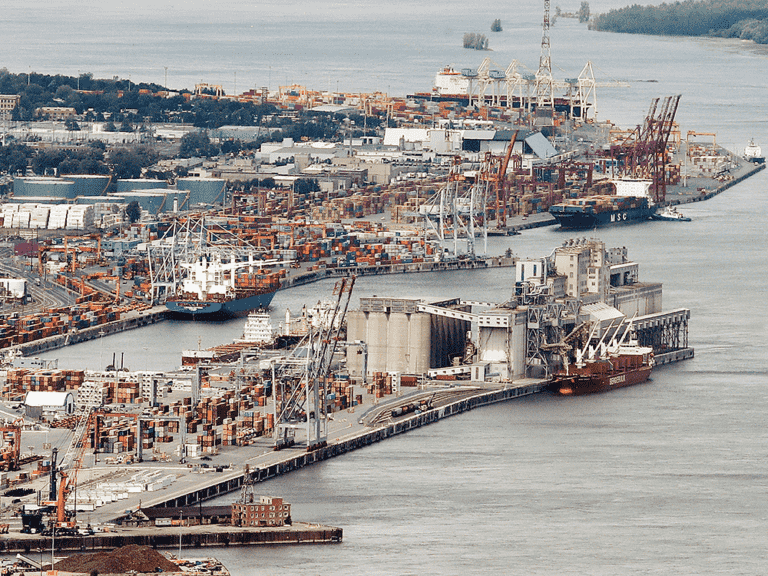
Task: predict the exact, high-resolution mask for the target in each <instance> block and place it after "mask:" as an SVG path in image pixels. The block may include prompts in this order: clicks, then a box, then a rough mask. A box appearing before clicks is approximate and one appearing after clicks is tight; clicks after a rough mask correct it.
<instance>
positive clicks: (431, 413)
mask: <svg viewBox="0 0 768 576" xmlns="http://www.w3.org/2000/svg"><path fill="white" fill-rule="evenodd" d="M467 384H468V385H466V386H451V387H446V388H438V389H436V390H437V393H436V390H429V391H420V392H416V393H414V394H408V395H404V396H400V397H397V398H394V399H392V400H390V401H388V402H386V403H381V404H379V405H377V406H375V407H374V408H373V409H372V410H371V411H369V412H368V413H366V414H363V415H362V416H354V417H353V418H352V419H351V421H349V422H348V421H346V420H344V419H343V417H344V415H345V413H344V412H338V413H336V414H335V419H334V421H333V422H332V427H331V429H330V431H329V434H328V443H327V445H326V446H324V447H322V448H318V449H315V450H312V451H309V452H308V451H307V450H306V449H305V448H302V447H299V445H298V444H297V445H296V446H294V447H290V448H285V449H283V450H280V451H274V450H273V447H272V442H271V441H270V439H264V441H263V442H261V443H260V444H259V445H258V446H255V445H254V446H250V447H244V448H238V449H237V450H236V451H228V452H227V453H226V454H222V455H221V456H220V457H219V458H222V457H223V458H226V457H227V454H228V455H230V456H231V457H233V458H235V459H236V461H237V462H239V463H240V465H239V466H236V467H235V468H233V469H229V470H228V469H225V470H223V471H222V472H214V471H213V470H212V469H210V472H209V473H206V474H198V473H194V472H193V471H192V470H191V469H189V468H187V467H180V466H178V465H176V466H173V465H171V466H163V465H161V464H154V463H152V464H150V465H149V466H147V468H148V469H150V468H151V469H153V470H163V471H164V472H165V473H174V474H176V475H177V478H176V480H175V481H174V482H173V483H172V484H171V485H169V486H168V487H167V488H164V489H162V490H161V491H160V493H158V492H155V493H148V492H142V493H130V494H128V499H124V500H118V501H115V502H111V503H107V504H105V505H104V506H102V507H100V508H97V509H96V510H94V511H92V512H90V513H89V514H88V516H89V518H90V522H91V523H98V522H107V521H112V520H114V519H117V518H120V517H123V516H124V515H125V513H126V510H136V509H138V508H139V506H140V507H141V508H157V507H161V508H178V507H184V506H191V505H195V504H198V503H200V502H203V501H206V500H211V499H213V498H218V497H219V496H222V495H224V494H228V493H231V492H235V491H237V490H239V489H240V488H241V487H242V485H243V482H244V480H245V477H246V474H248V475H249V476H250V478H251V479H252V480H253V481H254V482H264V481H266V480H269V479H271V478H276V477H278V476H282V475H284V474H287V473H289V472H291V471H293V470H298V469H301V468H304V467H305V466H309V465H311V464H315V463H318V462H322V461H324V460H328V459H330V458H333V457H334V456H340V455H342V454H346V453H347V452H351V451H353V450H357V449H359V448H363V447H365V446H369V445H371V444H374V443H376V442H380V441H382V440H386V439H387V438H391V437H393V436H397V435H398V434H403V433H405V432H408V431H410V430H415V429H416V428H420V427H422V426H426V425H428V424H432V423H434V422H438V421H440V420H442V419H444V418H448V417H449V416H453V415H456V414H461V413H463V412H467V411H469V410H472V409H474V408H479V407H481V406H486V405H489V404H495V403H498V402H505V401H507V400H512V399H515V398H519V397H522V396H528V395H530V394H535V393H537V392H540V391H542V390H543V389H544V387H545V385H546V381H544V380H522V381H518V382H515V383H514V384H508V385H506V386H504V385H500V384H496V385H492V386H490V385H488V384H474V383H467ZM424 395H429V396H435V401H434V402H433V404H432V406H433V408H432V409H430V410H425V411H424V412H421V413H411V414H408V415H407V416H403V417H399V418H391V417H390V416H391V411H392V409H393V408H395V407H397V406H400V405H405V404H409V403H411V402H413V401H414V400H415V399H417V398H419V397H422V396H424ZM348 414H349V415H350V416H353V414H352V413H348ZM366 422H371V425H367V424H366ZM142 468H143V465H142V464H133V465H131V466H130V467H127V468H126V470H130V471H132V472H131V473H134V472H138V471H139V470H140V469H142ZM109 470H110V471H114V472H111V473H112V474H113V475H117V474H118V473H119V472H120V468H118V467H114V466H111V467H109ZM81 474H82V473H81Z"/></svg>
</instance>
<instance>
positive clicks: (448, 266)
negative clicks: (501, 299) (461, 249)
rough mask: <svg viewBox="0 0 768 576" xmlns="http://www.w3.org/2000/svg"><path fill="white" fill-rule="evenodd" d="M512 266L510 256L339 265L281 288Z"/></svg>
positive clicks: (289, 280)
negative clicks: (350, 278) (354, 278)
mask: <svg viewBox="0 0 768 576" xmlns="http://www.w3.org/2000/svg"><path fill="white" fill-rule="evenodd" d="M511 266H514V260H513V259H512V258H506V257H503V256H495V257H477V258H474V259H470V258H461V259H456V260H441V261H439V262H414V263H397V264H382V265H380V266H343V267H342V266H340V267H337V268H318V269H316V270H311V271H308V272H303V273H301V274H297V275H294V276H288V277H287V278H286V279H285V280H283V288H290V287H291V286H302V285H304V284H310V283H312V282H317V281H318V280H323V279H325V278H339V277H344V276H349V275H350V274H355V275H356V276H376V275H379V274H412V273H417V272H445V271H450V270H477V269H481V268H508V267H511Z"/></svg>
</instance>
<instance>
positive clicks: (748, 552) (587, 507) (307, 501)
mask: <svg viewBox="0 0 768 576" xmlns="http://www.w3.org/2000/svg"><path fill="white" fill-rule="evenodd" d="M50 4H51V6H52V7H53V8H55V9H52V11H51V14H50V15H48V16H45V17H40V15H39V14H38V15H37V16H38V20H37V21H35V20H34V18H33V17H32V15H29V14H23V13H22V8H21V7H20V6H21V5H19V6H13V7H9V9H8V10H6V11H5V13H4V15H3V16H2V18H6V19H8V18H10V22H14V19H17V20H18V22H19V23H20V24H19V26H18V28H11V29H9V30H11V32H10V34H11V37H10V39H7V43H5V46H4V48H3V51H5V52H6V54H5V55H4V58H3V65H6V66H8V68H9V69H11V70H12V71H17V72H24V71H26V69H27V67H28V66H31V67H32V68H33V69H34V70H38V71H53V72H70V73H74V72H76V71H77V69H80V70H88V71H92V72H94V74H96V75H97V76H99V75H106V74H111V73H114V74H121V75H124V76H125V75H127V74H128V73H131V74H132V75H133V76H134V79H141V80H151V81H155V82H161V81H162V74H163V66H166V65H167V66H169V84H171V85H173V86H176V87H179V86H182V85H186V86H189V85H191V83H193V82H196V81H199V80H200V79H203V80H205V81H208V82H221V83H224V84H226V83H227V82H230V78H232V80H234V78H233V75H234V72H237V77H238V89H243V88H244V87H250V86H259V85H264V84H265V78H267V82H270V81H271V84H270V85H271V86H273V87H275V86H276V85H277V83H278V82H279V83H281V84H282V83H285V80H286V79H287V80H288V81H301V82H302V83H306V84H308V85H310V86H314V87H318V88H326V87H327V86H328V84H331V85H333V84H334V83H335V82H336V81H337V80H338V81H339V83H340V89H346V90H354V89H381V90H384V91H387V90H389V91H391V92H393V93H405V92H409V91H414V90H418V89H427V88H429V86H430V85H431V81H432V77H433V75H434V73H435V71H436V70H437V69H438V68H439V67H440V66H442V65H444V64H446V63H449V62H452V63H454V64H455V65H456V66H457V67H467V66H477V65H478V64H479V61H480V60H481V58H482V56H483V55H484V54H475V53H470V52H468V51H464V50H461V48H460V39H461V35H462V34H463V33H464V32H469V31H477V32H483V33H485V32H484V31H485V30H487V29H488V27H489V26H490V22H491V21H492V20H493V19H494V18H501V19H502V23H503V25H504V28H505V30H504V32H503V33H502V34H501V35H498V36H497V35H493V36H491V34H490V32H488V35H489V37H490V38H491V47H492V48H494V52H492V53H491V56H492V58H493V59H494V61H496V62H497V63H498V64H499V67H500V68H503V67H505V66H506V64H507V63H508V62H509V61H510V60H511V59H512V58H518V59H520V60H522V61H524V63H525V64H526V65H527V66H528V67H530V68H533V69H535V68H536V65H537V62H538V53H539V41H540V28H539V22H540V20H541V17H540V5H539V3H538V2H534V1H533V0H524V1H523V2H520V3H515V6H517V8H516V10H517V11H518V12H515V13H512V14H510V13H509V3H501V2H498V1H491V2H488V3H484V4H483V7H482V8H481V9H477V8H476V7H475V6H473V5H471V4H466V3H459V2H454V1H452V0H448V1H446V2H441V3H439V4H437V3H434V2H419V1H416V2H407V3H406V2H401V1H399V0H398V1H395V2H392V3H390V4H387V5H383V4H381V5H373V4H372V3H371V6H370V7H369V3H363V2H358V3H354V2H346V3H345V2H328V1H320V2H313V3H300V4H298V3H294V4H291V3H277V2H264V3H259V4H258V5H256V4H248V5H246V4H241V3H237V5H235V3H234V2H220V3H218V4H217V5H218V6H223V7H224V9H220V10H216V11H215V13H214V11H213V10H212V9H210V8H208V7H207V6H208V5H207V4H204V3H192V4H190V6H191V7H192V8H191V9H190V10H189V11H188V12H187V11H185V9H184V6H186V4H181V3H179V4H174V5H170V4H168V5H167V6H166V8H167V10H166V12H167V13H165V14H162V15H157V14H156V13H155V12H153V11H150V9H149V8H148V6H149V3H146V4H143V3H141V2H138V3H136V7H135V9H132V8H131V6H133V5H134V3H115V4H114V7H112V8H109V9H107V8H104V10H103V15H96V16H94V14H100V13H99V12H94V13H90V12H87V10H86V8H87V7H88V6H89V5H91V4H93V5H95V4H94V3H93V2H78V3H76V4H75V3H74V2H51V3H50ZM163 4H164V3H163ZM621 4H622V3H621V2H614V1H613V0H612V1H610V2H600V3H595V2H592V3H591V5H592V10H593V11H598V10H605V9H607V8H609V7H617V6H621ZM61 5H68V6H69V7H70V8H72V7H73V6H74V8H72V9H71V10H70V11H69V12H67V13H66V14H64V13H63V12H62V16H61V18H62V21H61V24H62V25H61V26H60V27H58V28H57V27H56V26H55V25H54V24H56V25H58V24H59V22H58V20H57V19H56V14H57V10H58V9H59V8H58V7H59V6H61ZM82 6H84V7H86V8H81V7H82ZM99 6H101V4H99ZM385 6H386V7H385ZM576 8H577V6H576V3H574V5H573V6H563V9H564V10H567V9H573V10H575V9H576ZM25 9H26V6H25ZM230 9H231V11H230ZM80 10H82V12H80ZM131 10H132V11H131ZM129 12H130V14H129ZM246 13H248V14H252V15H253V17H252V19H251V21H250V22H251V23H250V24H249V20H248V19H247V18H245V17H244V15H245V14H246ZM131 14H132V15H131ZM150 15H154V16H155V17H153V18H150ZM129 16H130V17H129ZM174 21H175V22H176V25H171V23H172V22H174ZM250 25H253V26H254V27H255V28H254V30H256V31H255V32H254V33H253V38H252V39H250V40H248V41H245V39H246V36H245V34H246V33H247V30H246V28H247V27H248V26H250ZM137 26H138V28H137ZM4 28H5V29H8V26H4ZM35 29H37V30H38V34H37V35H36V37H34V39H35V41H34V42H32V41H30V38H32V36H26V37H23V39H24V42H21V39H22V36H21V35H20V34H21V33H22V32H29V31H33V30H35ZM107 30H109V34H108V39H107V40H105V37H106V36H107V32H106V31H107ZM277 30H279V33H278V32H277ZM318 31H321V32H322V34H318V33H317V32H318ZM129 32H130V34H129ZM63 36H67V37H71V42H70V43H64V44H60V46H61V49H60V50H58V51H56V50H52V44H51V43H53V42H58V41H62V42H63V40H62V37H63ZM15 41H16V43H15ZM193 42H194V46H199V47H200V48H199V49H198V50H197V51H195V50H192V49H191V47H192V46H193ZM551 42H552V61H553V67H554V68H555V75H556V76H559V77H575V76H576V75H577V74H578V72H579V71H580V69H581V67H582V66H583V65H584V63H585V62H586V61H587V60H588V59H590V60H592V61H593V62H594V63H595V66H596V67H597V69H598V71H599V72H598V75H602V76H603V79H606V78H613V79H618V80H626V81H630V82H631V84H632V88H630V89H606V90H604V91H602V92H600V93H599V98H600V100H599V104H600V112H599V115H600V118H603V119H605V118H610V119H611V120H613V121H614V122H616V123H617V124H619V125H621V126H622V127H631V126H633V125H635V124H638V123H641V121H642V118H643V116H644V115H645V113H646V111H647V109H648V105H649V103H650V100H651V98H653V97H663V96H666V95H669V94H678V93H679V94H682V99H681V101H680V109H679V112H678V120H679V121H680V122H681V127H682V130H683V133H684V134H685V132H686V131H687V130H695V131H699V132H716V133H717V135H718V136H717V137H718V142H719V143H722V144H724V145H726V146H728V147H729V148H731V149H737V150H738V149H741V148H743V147H744V146H745V145H746V143H747V142H748V140H749V139H750V138H751V137H754V138H756V139H757V140H758V142H760V143H762V144H763V145H764V146H768V130H766V120H767V119H768V114H767V113H768V99H766V98H765V91H766V80H765V79H766V78H768V59H767V58H766V55H765V54H764V53H763V51H762V50H761V49H760V48H756V47H752V46H751V45H748V44H744V43H741V42H736V41H730V40H728V41H719V40H708V39H681V38H653V37H644V36H621V35H615V34H607V33H592V32H588V31H587V30H586V29H585V27H584V26H583V25H579V24H577V23H576V22H575V21H572V20H562V19H561V20H559V21H558V22H557V24H556V25H555V27H554V28H553V29H552V34H551ZM8 46H14V48H13V50H11V49H9V48H8ZM57 46H59V44H57ZM265 47H269V49H267V48H265ZM216 73H218V74H219V75H220V76H219V77H216V76H215V74H216ZM172 78H173V82H171V79H172ZM329 78H330V81H329ZM241 82H242V84H241ZM332 87H333V88H334V89H335V86H332ZM767 184H768V177H766V174H765V172H761V173H760V174H758V175H757V176H755V177H753V178H751V179H749V180H747V181H746V182H744V183H742V184H739V185H738V186H736V187H734V188H732V189H730V190H728V191H727V192H725V193H723V194H721V195H720V196H717V197H715V198H713V199H711V200H709V201H707V202H704V203H700V204H695V205H691V206H688V207H685V209H684V212H685V213H686V215H688V216H691V217H692V218H693V221H692V222H690V223H664V222H653V223H644V224H639V225H630V226H626V227H622V228H612V229H606V230H601V231H600V232H599V234H598V236H599V237H600V238H601V239H602V240H604V241H605V242H606V244H607V245H608V246H626V247H627V248H628V249H629V254H630V257H632V258H633V259H635V260H637V261H639V262H640V264H641V279H642V280H645V281H659V282H662V283H663V284H664V308H665V309H667V310H669V309H673V308H677V307H687V308H690V309H691V313H692V318H691V325H690V344H691V345H692V346H694V347H695V349H696V357H695V358H694V359H693V360H690V361H687V362H684V363H681V364H678V365H672V366H668V367H662V368H660V369H658V370H656V371H655V372H654V374H653V379H652V381H651V382H649V383H647V384H645V385H641V386H635V387H631V388H627V389H621V390H616V391H614V392H611V393H609V394H603V395H597V396H588V397H581V398H566V399H561V398H554V397H551V396H547V395H539V396H536V397H533V398H526V399H522V400H518V401H514V402H510V403H507V404H502V405H497V406H493V407H489V408H484V409H481V410H476V411H473V412H471V413H468V414H464V415H460V416H457V417H454V418H451V419H449V420H446V421H443V422H440V423H438V424H435V425H432V426H428V427H426V428H422V429H420V430H417V431H415V432H413V433H409V434H407V435H404V436H400V437H398V438H396V439H393V440H389V441H387V442H384V443H380V444H378V445H375V446H371V447H368V448H365V449H362V450H358V451H356V452H354V453H351V454H348V455H345V456H342V457H340V458H336V459H333V460H331V461H327V462H324V463H322V464H319V465H316V466H313V467H311V468H308V469H305V470H301V471H298V472H295V473H292V474H290V475H289V476H287V477H284V478H281V479H277V480H273V481H270V482H269V483H267V484H264V485H262V486H263V487H262V491H263V492H264V493H269V494H272V495H280V496H283V497H285V498H286V499H287V500H288V501H289V502H291V503H292V504H293V509H294V518H296V519H297V520H307V521H317V522H322V523H326V524H331V525H335V526H341V527H343V528H344V542H343V543H342V544H340V545H334V546H323V547H285V548H283V547H273V548H270V547H268V548H263V549H251V550H234V549H232V550H230V549H227V550H224V549H222V550H216V551H215V552H214V554H215V555H216V556H218V557H219V558H221V559H222V560H223V561H224V562H225V563H226V564H227V565H228V566H229V568H230V570H231V571H232V573H233V574H235V575H236V576H240V575H251V574H254V575H255V574H302V575H303V574H307V575H309V574H319V573H333V574H360V573H366V574H376V575H378V574H381V575H390V574H419V575H427V574H489V573H498V574H521V575H523V574H525V575H532V574H546V575H549V574H594V575H598V574H605V575H615V574H750V575H752V574H760V573H764V572H765V568H766V566H768V553H767V552H766V547H765V534H766V532H765V528H766V524H767V523H768V499H766V497H765V489H766V485H767V484H768V434H766V431H765V424H764V422H765V414H766V413H768V395H767V394H766V385H767V384H768V377H767V376H766V372H767V371H766V365H765V342H766V341H767V340H768V338H767V337H768V334H767V333H766V332H767V329H766V323H765V318H766V315H767V314H768V306H767V305H766V286H768V265H767V264H766V248H768V242H767V241H766V216H765V215H766V213H767V211H768V205H767V203H768V202H767V201H766V198H768V192H767V190H768V186H767ZM569 237H570V235H568V234H565V233H561V232H558V231H557V230H554V229H549V228H548V229H539V230H532V231H527V232H525V233H524V234H523V235H522V236H517V237H512V238H496V239H493V240H491V241H490V248H491V249H490V250H489V252H491V253H494V254H500V253H501V252H503V250H504V249H505V248H506V247H508V246H509V247H511V248H512V250H513V251H514V253H515V254H516V255H519V256H541V255H544V254H548V253H549V252H550V251H551V250H552V249H553V248H554V247H555V246H557V245H559V244H560V243H561V242H562V241H563V240H565V239H567V238H569ZM331 286H332V283H331V282H325V283H320V284H315V285H311V286H305V287H299V288H295V289H291V290H286V291H283V292H279V293H278V294H277V296H276V297H275V300H274V302H273V307H274V312H273V316H274V318H275V319H276V320H277V321H279V319H280V317H281V316H282V315H283V314H284V310H285V308H286V307H289V308H290V309H291V310H292V311H293V312H297V311H298V310H299V309H300V308H301V306H302V305H303V304H308V305H311V304H314V303H315V302H316V301H317V299H318V298H319V297H322V296H323V295H325V294H329V293H330V289H331ZM511 286H512V278H511V277H510V272H509V270H503V269H502V270H491V271H479V272H475V273H468V272H454V273H443V274H423V275H409V276H392V277H376V278H361V279H359V280H358V282H357V285H356V296H357V297H360V296H369V295H372V294H377V295H380V296H386V295H391V296H406V295H408V296H417V297H425V298H431V297H463V298H471V299H482V300H495V301H502V300H504V299H506V298H507V297H508V296H509V294H510V291H511ZM241 331H242V320H237V321H229V322H222V323H218V324H201V323H184V322H166V323H163V324H160V325H156V326H152V327H148V328H146V329H144V330H142V331H140V332H128V333H124V334H121V335H117V336H112V337H109V338H105V339H103V341H94V342H90V343H87V344H84V345H80V346H75V347H71V348H69V349H67V350H62V351H58V352H55V353H53V354H51V355H50V356H56V357H59V358H60V359H61V364H62V365H64V366H72V367H84V366H88V367H97V366H99V365H104V364H105V363H106V360H108V359H109V360H111V354H112V353H113V352H117V353H118V356H119V353H120V352H121V351H124V352H125V353H126V364H127V365H128V366H130V367H131V368H134V369H144V368H155V369H169V368H173V367H175V366H177V365H178V363H179V352H180V350H181V349H183V348H190V347H196V346H197V345H198V341H199V342H200V344H201V345H202V346H203V347H206V346H210V345H213V344H218V343H222V342H228V341H230V340H231V339H232V338H234V337H236V336H238V335H239V334H240V333H241ZM231 499H232V496H230V497H227V498H224V499H222V502H226V501H231Z"/></svg>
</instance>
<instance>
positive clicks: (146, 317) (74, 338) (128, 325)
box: [8, 306, 168, 356]
mask: <svg viewBox="0 0 768 576" xmlns="http://www.w3.org/2000/svg"><path fill="white" fill-rule="evenodd" d="M167 312H168V310H167V309H166V307H165V306H155V307H154V308H151V309H149V310H144V311H141V312H136V311H131V312H128V313H127V314H126V315H125V316H124V317H123V318H121V319H120V320H115V321H114V322H107V323H105V324H99V325H98V326H91V327H89V328H83V329H82V330H78V331H76V332H69V333H67V334H57V335H56V336H49V337H48V338H41V339H40V340H35V341H34V342H26V343H24V344H17V345H15V346H11V347H9V348H8V350H19V351H20V352H21V353H22V354H23V355H24V356H34V355H35V354H40V353H41V352H47V351H48V350H57V349H59V348H64V347H65V346H69V345H70V344H78V343H80V342H87V341H88V340H95V339H96V338H101V337H102V336H109V335H110V334H116V333H118V332H124V331H126V330H133V329H135V328H142V327H144V326H148V325H150V324H155V323H157V322H161V321H163V320H165V317H166V314H167Z"/></svg>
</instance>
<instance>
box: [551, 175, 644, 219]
mask: <svg viewBox="0 0 768 576" xmlns="http://www.w3.org/2000/svg"><path fill="white" fill-rule="evenodd" d="M613 184H614V185H615V187H616V194H615V195H611V194H602V195H595V196H587V197H584V198H571V199H568V200H565V201H564V202H560V203H559V204H555V205H553V206H551V207H550V208H549V213H550V214H552V216H554V217H555V219H556V220H557V222H558V223H559V224H560V226H561V227H562V228H565V229H568V230H579V229H588V228H596V227H599V226H612V225H614V224H627V223H630V222H641V221H645V220H648V219H650V218H651V217H652V216H653V215H654V214H655V213H656V207H655V206H654V205H653V203H652V201H651V199H650V197H649V196H648V189H649V188H650V184H651V182H650V180H634V179H623V180H616V181H614V182H613Z"/></svg>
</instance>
